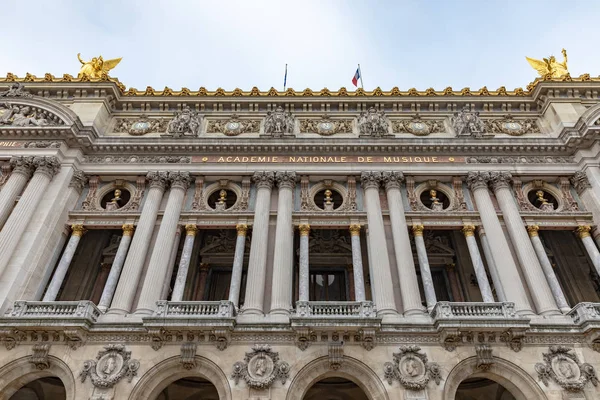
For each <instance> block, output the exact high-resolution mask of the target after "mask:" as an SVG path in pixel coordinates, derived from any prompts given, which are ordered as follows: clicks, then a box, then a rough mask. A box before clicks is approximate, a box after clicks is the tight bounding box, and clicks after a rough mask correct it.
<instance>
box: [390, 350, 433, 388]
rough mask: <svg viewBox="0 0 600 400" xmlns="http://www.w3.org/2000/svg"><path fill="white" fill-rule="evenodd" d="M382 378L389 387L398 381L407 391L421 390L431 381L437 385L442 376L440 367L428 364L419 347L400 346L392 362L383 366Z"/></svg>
mask: <svg viewBox="0 0 600 400" xmlns="http://www.w3.org/2000/svg"><path fill="white" fill-rule="evenodd" d="M383 371H384V378H385V379H386V380H387V381H388V383H389V384H390V385H391V384H392V381H393V380H398V381H399V382H400V384H401V385H402V386H404V387H405V388H406V389H408V390H423V389H425V388H426V387H427V384H428V383H429V381H430V380H431V379H433V380H434V382H435V383H436V384H437V385H439V384H440V382H441V380H442V376H441V372H440V366H439V365H438V364H436V363H430V362H429V361H428V360H427V356H426V355H425V353H422V352H421V348H420V347H419V346H414V345H413V346H401V347H400V352H398V353H394V361H393V362H386V363H385V364H384V366H383Z"/></svg>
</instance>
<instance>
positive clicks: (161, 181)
mask: <svg viewBox="0 0 600 400" xmlns="http://www.w3.org/2000/svg"><path fill="white" fill-rule="evenodd" d="M146 178H147V179H148V181H150V185H149V190H148V195H147V196H146V200H145V201H144V205H143V206H142V207H143V208H142V213H141V215H140V219H139V221H138V224H137V227H136V232H135V235H134V237H133V239H132V240H131V248H130V249H129V253H128V254H127V258H126V259H125V264H124V265H123V272H122V273H121V276H120V278H119V283H118V284H117V288H116V290H115V294H114V297H113V300H112V303H111V307H110V309H109V310H108V312H107V313H108V314H126V313H128V312H130V311H131V307H132V306H133V300H134V298H135V294H136V292H137V289H138V287H139V285H140V278H141V275H142V272H143V268H144V263H145V261H146V255H147V254H148V250H149V249H150V242H151V241H152V233H153V232H154V228H155V225H156V216H157V215H158V208H159V207H160V203H161V202H162V198H163V196H164V193H165V189H166V187H167V184H168V174H167V173H166V172H154V171H153V172H149V173H148V174H147V175H146Z"/></svg>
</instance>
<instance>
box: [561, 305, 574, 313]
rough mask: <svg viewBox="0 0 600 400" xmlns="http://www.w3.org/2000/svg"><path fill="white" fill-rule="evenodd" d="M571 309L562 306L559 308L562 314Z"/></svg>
mask: <svg viewBox="0 0 600 400" xmlns="http://www.w3.org/2000/svg"><path fill="white" fill-rule="evenodd" d="M571 310H572V308H570V307H563V308H561V309H560V312H561V313H563V314H568V313H569V312H570V311H571Z"/></svg>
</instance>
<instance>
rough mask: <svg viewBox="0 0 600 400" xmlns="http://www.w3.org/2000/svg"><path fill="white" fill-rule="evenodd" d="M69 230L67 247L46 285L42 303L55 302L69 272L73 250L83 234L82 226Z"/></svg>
mask: <svg viewBox="0 0 600 400" xmlns="http://www.w3.org/2000/svg"><path fill="white" fill-rule="evenodd" d="M71 229H72V230H73V233H72V234H71V237H70V238H69V242H68V243H67V247H65V250H64V252H63V254H62V257H61V258H60V261H59V262H58V266H57V267H56V270H55V271H54V275H53V276H52V280H51V281H50V284H49V285H48V289H47V290H46V293H45V294H44V298H43V300H42V301H55V300H56V296H57V295H58V292H59V291H60V288H61V286H62V284H63V281H64V279H65V276H66V275H67V271H68V270H69V265H71V261H72V260H73V255H74V254H75V250H77V245H78V244H79V240H80V239H81V236H83V234H84V232H85V229H84V228H83V225H73V226H72V227H71Z"/></svg>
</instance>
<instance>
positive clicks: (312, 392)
mask: <svg viewBox="0 0 600 400" xmlns="http://www.w3.org/2000/svg"><path fill="white" fill-rule="evenodd" d="M345 399H352V400H368V399H369V398H368V397H367V395H366V394H365V392H363V390H362V389H361V388H360V387H359V386H358V385H357V384H356V383H354V382H352V381H351V380H348V379H345V378H338V377H331V378H325V379H322V380H320V381H318V382H316V383H315V384H314V385H312V386H311V387H310V389H308V392H306V394H305V395H304V399H303V400H345Z"/></svg>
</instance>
